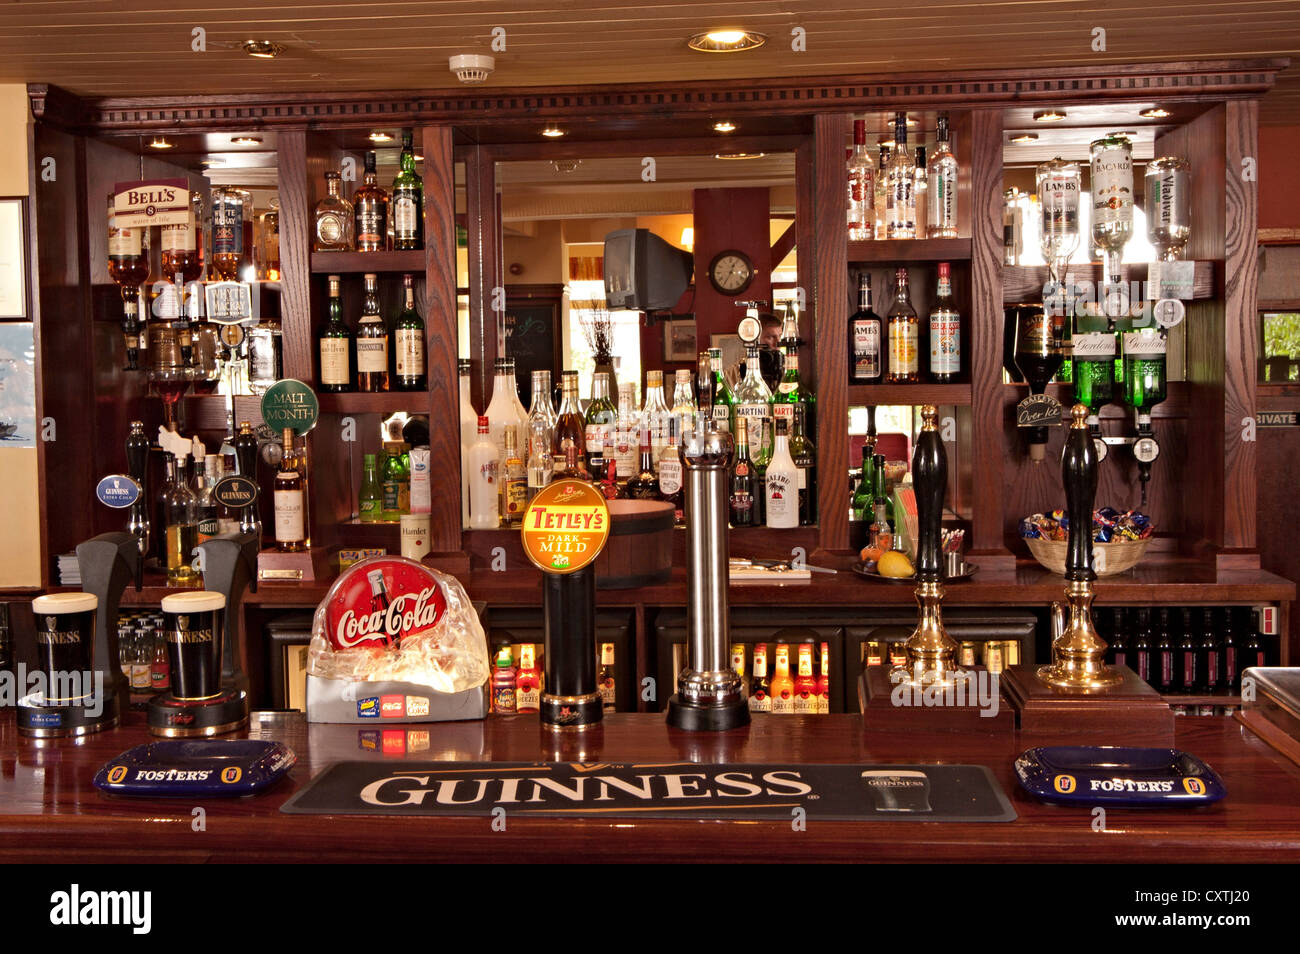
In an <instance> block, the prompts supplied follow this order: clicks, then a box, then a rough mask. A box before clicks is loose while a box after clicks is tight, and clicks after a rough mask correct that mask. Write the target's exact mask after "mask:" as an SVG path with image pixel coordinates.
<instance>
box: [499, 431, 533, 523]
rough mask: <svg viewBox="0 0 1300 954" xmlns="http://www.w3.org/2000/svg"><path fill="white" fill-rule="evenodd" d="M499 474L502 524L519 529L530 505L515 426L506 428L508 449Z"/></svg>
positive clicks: (503, 456)
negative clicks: (525, 511) (525, 510)
mask: <svg viewBox="0 0 1300 954" xmlns="http://www.w3.org/2000/svg"><path fill="white" fill-rule="evenodd" d="M497 474H498V477H497V483H498V484H499V485H500V488H501V510H500V512H501V522H502V524H503V525H505V526H507V527H517V526H519V525H520V524H521V523H523V519H524V508H525V507H526V506H527V505H528V475H527V473H526V472H525V470H524V459H523V457H522V456H521V455H520V453H519V438H518V437H517V436H516V432H515V428H514V427H513V426H510V427H507V428H506V448H505V453H504V454H503V455H502V457H501V463H500V465H499V466H498V468H497Z"/></svg>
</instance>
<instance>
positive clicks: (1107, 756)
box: [1015, 745, 1228, 808]
mask: <svg viewBox="0 0 1300 954" xmlns="http://www.w3.org/2000/svg"><path fill="white" fill-rule="evenodd" d="M1015 769H1016V777H1017V778H1019V779H1020V786H1021V788H1023V789H1024V790H1025V791H1026V792H1028V793H1029V794H1031V795H1034V796H1037V797H1038V798H1041V799H1043V801H1047V802H1056V803H1058V804H1063V805H1123V806H1130V807H1134V808H1142V807H1146V808H1153V807H1162V808H1163V807H1169V806H1173V805H1208V804H1209V803H1210V802H1217V801H1218V800H1219V799H1221V798H1223V797H1224V796H1225V795H1227V794H1228V791H1227V789H1226V788H1224V785H1223V780H1222V779H1220V778H1219V776H1217V775H1216V774H1214V770H1213V769H1211V768H1210V767H1209V766H1208V765H1206V764H1205V763H1204V762H1202V761H1201V760H1200V759H1198V758H1197V757H1196V756H1194V755H1188V754H1187V753H1186V752H1183V751H1180V750H1178V749H1139V748H1123V747H1118V746H1101V745H1054V746H1044V747H1041V748H1034V749H1028V750H1026V751H1025V752H1022V753H1021V754H1020V755H1019V757H1017V758H1016V764H1015Z"/></svg>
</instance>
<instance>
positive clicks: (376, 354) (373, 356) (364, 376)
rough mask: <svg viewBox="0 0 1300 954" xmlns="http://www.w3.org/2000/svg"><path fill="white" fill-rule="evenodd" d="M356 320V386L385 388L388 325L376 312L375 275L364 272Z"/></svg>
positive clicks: (361, 389) (377, 288)
mask: <svg viewBox="0 0 1300 954" xmlns="http://www.w3.org/2000/svg"><path fill="white" fill-rule="evenodd" d="M365 287H366V296H365V298H364V299H363V301H362V304H361V321H360V322H359V323H358V324H357V390H358V391H363V392H375V391H387V390H388V327H387V326H386V325H385V324H384V319H383V318H382V317H381V316H380V314H379V277H378V276H377V275H375V274H372V273H367V275H366V277H365Z"/></svg>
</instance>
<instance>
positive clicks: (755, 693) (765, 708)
mask: <svg viewBox="0 0 1300 954" xmlns="http://www.w3.org/2000/svg"><path fill="white" fill-rule="evenodd" d="M749 711H750V712H771V711H772V686H771V683H770V682H768V678H767V643H758V644H757V645H755V646H754V677H753V679H751V680H750V683H749Z"/></svg>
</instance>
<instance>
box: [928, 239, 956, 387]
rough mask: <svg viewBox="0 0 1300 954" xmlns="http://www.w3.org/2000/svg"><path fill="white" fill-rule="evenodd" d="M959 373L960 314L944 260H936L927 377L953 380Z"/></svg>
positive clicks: (943, 380)
mask: <svg viewBox="0 0 1300 954" xmlns="http://www.w3.org/2000/svg"><path fill="white" fill-rule="evenodd" d="M960 373H961V316H960V315H959V314H958V313H957V303H956V302H955V301H953V297H952V278H951V276H950V271H949V265H948V263H947V262H940V263H939V288H938V292H937V294H936V296H935V300H934V307H933V308H931V309H930V377H931V378H933V379H934V380H935V381H937V382H940V383H946V382H948V381H956V380H957V377H958V375H959V374H960Z"/></svg>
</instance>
